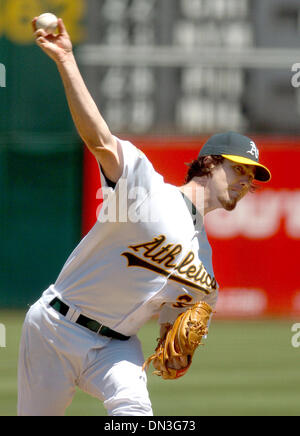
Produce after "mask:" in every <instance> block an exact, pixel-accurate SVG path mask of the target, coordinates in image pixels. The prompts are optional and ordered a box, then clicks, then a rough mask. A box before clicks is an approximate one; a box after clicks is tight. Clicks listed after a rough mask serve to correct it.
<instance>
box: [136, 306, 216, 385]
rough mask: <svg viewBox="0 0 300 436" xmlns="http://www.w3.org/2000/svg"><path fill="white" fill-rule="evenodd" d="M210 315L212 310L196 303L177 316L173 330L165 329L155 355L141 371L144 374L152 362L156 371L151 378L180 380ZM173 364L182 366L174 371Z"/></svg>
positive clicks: (190, 361)
mask: <svg viewBox="0 0 300 436" xmlns="http://www.w3.org/2000/svg"><path fill="white" fill-rule="evenodd" d="M211 313H212V308H211V307H210V306H209V305H208V304H207V303H205V302H200V303H196V304H195V305H194V306H193V307H191V308H190V309H187V310H186V311H185V312H183V313H181V314H180V315H179V316H178V317H177V318H176V320H175V322H174V324H173V326H172V325H169V327H168V329H167V331H166V334H165V335H164V337H163V338H159V341H158V345H157V347H156V349H155V353H154V354H152V356H150V357H148V359H147V360H146V361H145V363H144V365H143V370H144V369H146V370H147V369H148V367H149V365H150V363H151V362H152V365H153V366H154V368H155V369H156V371H154V373H153V374H156V375H159V376H162V378H163V379H165V380H171V379H176V378H178V377H182V376H183V375H184V374H185V373H186V372H187V370H188V369H189V367H190V366H191V363H192V358H193V355H194V352H195V350H196V348H197V347H198V345H200V343H201V340H202V337H203V336H205V335H206V334H207V324H208V321H209V318H210V315H211ZM174 362H185V364H184V367H181V368H178V366H177V365H175V364H174Z"/></svg>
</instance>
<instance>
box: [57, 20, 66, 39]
mask: <svg viewBox="0 0 300 436" xmlns="http://www.w3.org/2000/svg"><path fill="white" fill-rule="evenodd" d="M57 27H58V30H59V33H60V34H61V35H68V32H67V29H66V27H65V25H64V22H63V20H62V18H59V19H58V25H57Z"/></svg>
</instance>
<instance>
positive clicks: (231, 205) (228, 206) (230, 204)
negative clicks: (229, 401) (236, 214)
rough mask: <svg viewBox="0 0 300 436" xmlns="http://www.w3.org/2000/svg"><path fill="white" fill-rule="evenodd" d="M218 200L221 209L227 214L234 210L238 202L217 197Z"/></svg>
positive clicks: (233, 199)
mask: <svg viewBox="0 0 300 436" xmlns="http://www.w3.org/2000/svg"><path fill="white" fill-rule="evenodd" d="M218 200H219V202H220V203H221V205H222V207H223V209H225V210H227V211H228V212H230V211H232V210H233V209H235V207H236V204H237V202H238V200H237V199H235V198H224V197H218Z"/></svg>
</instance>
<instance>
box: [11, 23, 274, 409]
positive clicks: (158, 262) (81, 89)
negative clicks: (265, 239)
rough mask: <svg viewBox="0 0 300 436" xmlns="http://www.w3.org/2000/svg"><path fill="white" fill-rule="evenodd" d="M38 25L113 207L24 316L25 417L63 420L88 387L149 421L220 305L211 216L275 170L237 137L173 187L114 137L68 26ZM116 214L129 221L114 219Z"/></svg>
mask: <svg viewBox="0 0 300 436" xmlns="http://www.w3.org/2000/svg"><path fill="white" fill-rule="evenodd" d="M35 22H36V18H35V19H34V20H33V28H34V32H35V37H36V42H37V45H38V46H39V47H40V48H41V49H42V50H43V51H44V52H45V53H46V54H47V55H48V56H50V57H51V58H52V59H53V61H54V62H55V63H56V65H57V68H58V71H59V73H60V75H61V78H62V81H63V84H64V89H65V93H66V97H67V99H68V104H69V107H70V111H71V113H72V116H73V120H74V123H75V125H76V127H77V130H78V133H79V135H80V136H81V138H82V140H83V141H84V143H85V144H86V146H87V147H88V148H89V150H90V151H91V152H92V153H93V155H94V156H95V159H96V160H97V162H98V164H99V174H100V177H101V183H102V189H103V190H104V191H105V196H104V203H103V205H102V208H101V210H100V214H99V217H98V220H97V222H96V224H95V225H94V227H93V228H92V229H91V231H90V232H89V233H88V234H87V235H86V236H85V238H84V239H83V240H82V241H81V242H80V243H79V245H78V246H77V247H76V248H75V250H74V251H73V252H72V253H71V255H70V256H69V258H68V259H67V261H66V263H65V265H64V266H63V268H62V270H61V272H60V274H59V276H58V277H57V278H56V281H55V282H54V283H53V284H52V285H51V286H50V287H49V288H48V289H46V290H45V291H44V292H43V294H42V296H41V298H40V299H39V300H38V301H37V302H36V303H35V304H33V305H32V306H31V307H30V309H29V311H28V313H27V315H26V319H25V322H24V326H23V331H22V338H21V344H20V355H19V372H18V387H19V397H18V414H19V415H21V416H23V415H35V416H38V415H44V416H45V415H63V414H64V413H65V410H66V408H67V407H68V405H69V404H70V403H71V401H72V398H73V395H74V393H75V388H76V387H79V388H80V389H82V390H83V391H85V392H87V393H88V394H90V395H92V396H94V397H96V398H98V399H99V400H100V401H102V402H103V403H104V406H105V408H106V410H107V413H108V414H109V415H118V416H129V415H135V416H137V415H148V416H151V415H152V414H153V412H152V407H151V402H150V399H149V394H148V390H147V379H146V371H147V368H148V367H149V366H153V367H154V370H155V373H156V374H157V375H159V376H161V377H162V378H163V379H173V380H176V379H177V378H178V377H181V376H183V375H184V374H185V373H186V372H187V370H188V368H189V367H190V365H191V364H192V358H193V354H194V352H195V350H196V349H197V347H198V346H199V344H200V343H201V341H202V338H203V336H205V335H206V334H207V328H208V325H209V323H210V320H211V317H212V313H213V310H214V307H215V305H216V302H217V293H218V284H217V282H216V280H215V277H214V272H213V267H212V254H211V248H210V245H209V243H208V240H207V236H206V233H205V228H204V225H203V220H204V216H205V215H206V214H207V213H209V212H210V211H212V210H215V209H217V208H224V209H226V210H228V211H230V210H233V209H234V207H235V206H236V204H237V202H238V201H239V200H240V199H241V198H243V197H244V196H245V195H246V194H247V193H248V192H249V191H251V190H252V188H253V181H254V179H256V180H259V181H263V182H266V181H268V180H269V179H270V171H269V170H268V169H267V168H266V167H265V166H263V165H262V164H260V163H259V155H258V149H257V147H256V145H255V143H254V142H253V141H252V140H251V139H249V138H247V137H245V136H242V135H240V134H237V133H234V132H227V133H224V134H218V135H214V136H212V137H211V138H210V139H209V140H208V141H207V143H206V144H205V145H204V146H203V147H202V149H201V150H200V153H199V156H197V157H196V158H195V160H194V161H193V162H192V163H191V164H190V165H189V168H188V173H187V177H186V181H185V184H184V185H183V186H181V187H176V186H173V185H170V184H167V183H165V182H164V179H163V177H162V176H161V175H160V174H158V173H157V172H156V171H155V170H154V168H153V166H152V165H151V163H150V162H149V160H148V159H147V157H146V156H145V155H144V154H143V153H142V152H141V151H139V150H138V149H137V148H136V147H135V146H134V145H133V144H131V143H130V142H128V141H124V140H122V139H119V138H117V137H116V136H114V135H113V134H112V133H111V132H110V130H109V128H108V126H107V124H106V123H105V121H104V120H103V118H102V116H101V114H100V113H99V110H98V109H97V107H96V104H95V103H94V101H93V99H92V97H91V96H90V94H89V92H88V90H87V88H86V86H85V83H84V81H83V79H82V77H81V74H80V72H79V69H78V67H77V64H76V61H75V58H74V55H73V52H72V43H71V40H70V38H69V35H68V33H67V31H66V29H65V26H64V23H63V21H62V20H61V19H59V22H58V23H59V24H58V26H59V34H58V35H52V34H47V33H46V32H45V31H44V30H38V31H36V26H35ZM113 207H117V208H118V211H117V212H118V213H117V214H116V216H117V217H120V216H122V219H120V218H119V219H117V220H116V219H109V214H108V215H107V210H109V209H110V208H113ZM119 212H121V214H120V213H119ZM107 216H108V218H107ZM155 314H158V315H159V323H160V339H159V340H158V343H157V344H156V345H154V347H153V348H154V351H153V355H151V356H146V357H147V358H146V359H145V358H144V356H143V354H142V351H141V345H140V342H139V340H138V338H137V336H136V335H137V332H138V331H139V329H140V327H141V326H142V325H143V324H145V323H146V322H147V321H148V320H149V319H150V318H151V317H153V315H155ZM166 383H169V382H166ZM170 383H176V381H171V382H170Z"/></svg>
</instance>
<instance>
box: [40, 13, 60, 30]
mask: <svg viewBox="0 0 300 436" xmlns="http://www.w3.org/2000/svg"><path fill="white" fill-rule="evenodd" d="M57 24H58V20H57V17H56V15H54V14H51V13H50V12H46V13H45V14H42V15H40V16H39V17H38V19H37V20H36V28H37V30H39V29H44V30H45V32H47V33H53V32H54V31H55V29H56V28H57Z"/></svg>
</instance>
